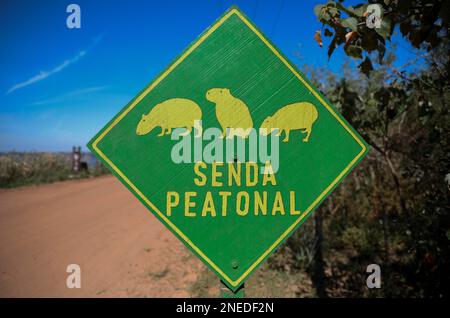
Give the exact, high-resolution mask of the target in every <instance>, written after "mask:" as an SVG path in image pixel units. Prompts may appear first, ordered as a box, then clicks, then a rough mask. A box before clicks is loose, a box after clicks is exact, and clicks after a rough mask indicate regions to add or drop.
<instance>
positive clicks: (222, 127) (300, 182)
mask: <svg viewBox="0 0 450 318" xmlns="http://www.w3.org/2000/svg"><path fill="white" fill-rule="evenodd" d="M88 146H89V148H90V149H91V150H92V151H93V152H94V153H95V154H96V155H97V156H98V158H99V159H100V160H101V161H102V162H103V163H104V164H105V165H106V166H108V167H109V168H110V170H111V171H112V172H113V173H114V174H115V176H116V177H117V178H119V179H120V181H121V182H122V183H123V184H124V185H125V186H126V187H127V188H128V189H129V190H130V191H131V192H132V193H133V194H134V195H135V196H136V197H137V198H138V199H139V200H140V201H141V202H142V203H143V204H144V205H145V206H146V207H147V208H148V209H149V210H150V211H151V212H152V213H153V214H154V215H155V216H156V217H157V218H158V219H159V220H160V221H161V222H162V223H164V224H165V225H166V226H167V227H168V228H169V229H170V230H171V231H172V232H173V233H174V234H175V235H176V236H177V237H178V238H179V239H180V240H181V241H182V242H183V243H184V244H185V245H186V246H187V247H188V248H189V249H190V250H191V251H192V252H193V253H195V254H196V255H197V256H198V257H199V258H200V259H202V260H203V262H204V263H205V264H206V265H207V266H208V267H209V268H210V269H211V270H213V271H214V272H215V273H216V274H217V275H218V276H219V277H220V278H221V279H222V280H223V281H224V283H225V284H226V285H227V286H228V287H229V288H231V289H232V290H237V289H238V288H239V286H240V285H242V283H243V282H244V281H245V279H246V278H247V277H248V276H249V275H250V273H251V272H252V271H254V270H255V268H256V267H257V266H258V265H259V264H261V262H262V261H263V260H264V259H266V258H267V257H268V256H269V255H270V254H271V253H272V252H273V251H274V250H275V249H276V248H277V246H279V245H280V244H281V243H282V242H283V241H284V240H286V238H288V237H289V235H291V234H292V233H293V231H294V230H295V229H296V228H297V227H299V226H300V225H301V224H302V223H303V222H304V221H305V220H306V218H307V217H308V216H309V215H310V214H311V212H312V211H313V210H314V209H315V208H316V207H317V206H318V205H319V204H320V203H321V202H322V201H323V200H324V199H325V197H326V196H327V195H329V194H330V192H331V191H332V190H333V189H334V188H335V187H336V186H337V184H338V183H339V182H340V181H341V180H342V179H343V178H344V177H345V175H346V174H347V173H349V171H350V170H351V169H352V168H353V167H354V166H355V165H356V164H357V163H358V162H359V161H360V160H361V159H362V158H363V156H364V155H365V154H366V152H367V150H368V146H367V145H366V143H365V142H364V141H363V140H362V138H361V137H360V136H359V135H358V133H357V132H356V131H355V130H354V129H353V128H352V127H350V125H349V124H348V123H347V122H346V121H345V119H344V118H343V117H342V116H341V115H340V114H339V113H338V112H337V111H336V109H335V108H334V107H333V106H332V105H330V103H329V102H328V101H327V100H326V98H325V97H323V96H322V95H321V93H320V92H319V91H318V90H317V89H315V88H314V87H313V86H312V84H311V83H310V82H309V81H308V80H307V79H306V78H305V76H304V75H303V74H302V73H300V72H299V71H298V70H297V69H296V67H295V66H294V65H293V64H292V63H290V62H289V61H288V60H287V58H286V57H285V56H284V55H283V54H282V53H280V52H279V50H278V49H277V48H276V47H275V46H274V45H273V44H272V43H271V42H270V41H269V40H268V39H267V38H266V37H265V36H264V35H263V34H262V32H261V31H259V30H258V29H257V28H256V26H255V25H254V24H253V23H252V22H250V21H249V19H248V18H247V17H246V16H245V15H244V14H243V13H242V12H241V11H240V10H239V9H237V8H236V7H233V8H231V9H230V10H229V11H227V12H226V13H225V14H224V15H223V16H222V17H220V18H219V19H218V20H217V21H216V22H215V23H214V24H213V25H212V26H211V27H210V28H209V29H207V30H206V31H205V32H204V33H203V34H202V35H200V37H199V38H198V39H196V40H195V41H194V42H193V43H192V44H191V45H190V46H189V47H188V48H187V49H186V50H185V51H184V52H183V53H182V54H181V55H180V56H178V57H177V58H176V60H175V61H174V62H173V63H172V64H171V65H170V66H169V67H168V68H166V69H165V70H164V71H163V72H162V73H161V74H160V75H158V76H157V78H156V79H155V80H154V81H153V82H151V83H150V85H148V86H147V87H146V88H145V89H144V90H143V91H142V92H141V93H139V94H138V95H137V96H136V98H134V99H133V100H132V101H131V102H130V103H129V104H128V105H126V106H125V108H123V109H122V110H121V111H120V112H119V113H118V114H117V115H116V116H115V117H114V118H113V119H112V120H111V121H110V122H109V123H108V124H106V126H105V127H104V128H103V129H102V130H101V131H100V132H99V133H98V134H97V135H96V136H95V137H94V138H93V139H92V140H91V141H90V142H89V145H88Z"/></svg>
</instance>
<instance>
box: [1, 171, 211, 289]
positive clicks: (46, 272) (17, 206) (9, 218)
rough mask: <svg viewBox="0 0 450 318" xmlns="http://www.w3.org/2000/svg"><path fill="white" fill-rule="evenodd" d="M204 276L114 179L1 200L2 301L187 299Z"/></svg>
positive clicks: (9, 194) (14, 193) (9, 193)
mask: <svg viewBox="0 0 450 318" xmlns="http://www.w3.org/2000/svg"><path fill="white" fill-rule="evenodd" d="M69 264H78V265H79V266H80V267H81V288H80V289H69V288H67V287H66V279H67V276H68V275H69V274H68V273H66V268H67V266H68V265H69ZM203 268H204V265H203V264H202V263H201V262H200V261H199V260H197V259H196V258H195V257H194V256H193V255H192V253H191V252H190V251H188V250H187V249H186V248H185V247H184V246H183V245H182V243H181V242H179V241H178V240H177V239H176V237H175V236H174V235H173V234H172V233H170V232H169V230H167V229H166V228H165V227H164V226H163V225H162V224H161V223H160V222H159V221H158V220H157V219H156V218H155V217H154V216H153V215H152V214H151V213H150V212H148V211H147V209H146V208H145V207H144V206H143V205H142V204H141V203H140V202H139V201H138V200H137V199H136V198H135V197H134V196H133V195H132V194H131V193H130V192H129V191H128V190H127V189H126V188H125V187H124V186H123V185H122V184H120V183H119V181H117V180H116V179H115V178H114V177H112V176H107V177H101V178H95V179H85V180H78V181H67V182H59V183H54V184H50V185H43V186H33V187H26V188H19V189H13V190H6V191H1V192H0V297H185V296H190V295H189V292H188V287H189V286H190V285H191V284H192V282H194V281H195V280H196V278H197V273H200V272H201V270H203Z"/></svg>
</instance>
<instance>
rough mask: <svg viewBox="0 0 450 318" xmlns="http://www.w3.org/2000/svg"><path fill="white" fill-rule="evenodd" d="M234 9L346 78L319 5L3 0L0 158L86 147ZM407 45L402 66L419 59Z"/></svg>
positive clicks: (295, 57)
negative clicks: (70, 20)
mask: <svg viewBox="0 0 450 318" xmlns="http://www.w3.org/2000/svg"><path fill="white" fill-rule="evenodd" d="M318 2H319V3H324V2H326V1H325V0H322V1H318ZM353 2H354V1H347V2H346V3H348V4H351V3H353ZM70 3H77V4H79V5H80V7H81V29H68V28H67V26H66V18H67V16H68V13H66V7H67V5H69V4H70ZM233 4H236V5H238V6H239V7H240V8H241V9H242V10H243V11H244V12H245V13H246V14H247V15H248V16H249V17H250V19H252V20H253V22H254V23H256V25H257V26H258V27H259V28H260V29H261V30H262V31H263V32H264V33H265V34H266V35H267V36H268V37H269V38H270V39H271V40H272V41H273V42H274V43H275V44H276V45H277V46H278V47H279V48H280V49H281V51H282V52H283V53H284V54H285V55H286V56H287V57H288V58H289V59H290V60H291V61H293V62H294V63H295V64H297V65H298V66H299V67H300V69H302V66H303V65H305V64H309V65H316V66H323V67H326V68H329V69H331V70H332V71H333V72H339V69H340V67H341V66H342V63H343V62H344V61H345V57H344V54H343V53H342V51H341V50H340V49H339V50H337V51H336V52H335V54H334V55H333V56H332V58H331V60H330V61H328V57H327V54H326V45H325V47H324V48H322V49H321V48H320V47H319V46H318V45H317V43H316V42H315V41H314V39H313V35H314V31H315V30H318V29H320V28H321V24H320V23H319V22H318V21H317V20H316V17H315V16H314V13H313V8H314V6H315V5H316V4H317V3H316V1H298V0H284V1H283V0H280V1H270V0H242V1H228V0H204V1H200V0H193V1H175V0H164V1H150V0H147V1H137V0H133V1H131V0H128V1H124V0H116V1H103V0H90V1H81V0H77V1H74V0H72V1H62V0H59V1H56V0H47V1H39V2H36V1H33V0H29V1H24V0H17V1H9V2H8V3H6V1H2V2H1V4H0V69H1V70H2V76H1V77H0V151H1V152H3V151H11V150H16V151H69V150H70V149H71V147H72V146H73V145H81V146H82V147H83V149H86V148H85V144H86V143H87V142H88V141H89V139H90V138H91V137H92V136H93V135H94V134H95V133H96V132H97V131H98V130H99V129H100V128H101V127H103V125H104V124H105V123H106V122H107V121H108V120H109V119H111V118H112V116H114V115H115V114H116V113H117V112H118V111H119V110H120V109H121V108H122V107H123V106H125V104H127V103H128V102H129V101H130V100H131V99H132V98H133V97H134V96H135V95H136V94H137V93H138V92H139V91H140V90H141V89H143V88H144V87H145V86H146V85H147V84H148V83H149V82H150V81H151V80H152V79H153V78H154V77H155V76H156V75H157V74H158V73H159V72H160V71H161V70H163V69H164V68H165V67H166V66H167V65H168V64H169V63H170V62H171V61H172V60H173V59H174V58H175V57H176V56H177V55H178V54H179V53H180V52H181V51H182V50H183V49H184V48H186V46H187V45H189V44H190V43H191V42H192V41H193V40H194V39H195V38H196V37H197V36H198V35H199V34H200V33H201V32H203V30H204V29H206V28H207V27H208V26H209V25H210V24H211V23H212V22H214V21H215V20H216V19H217V18H218V17H219V16H220V15H221V14H222V13H223V12H224V11H225V10H226V9H228V8H229V7H230V6H231V5H233ZM402 42H403V45H402V48H399V49H398V52H397V55H398V63H399V64H400V65H401V64H404V62H405V61H406V60H408V59H410V58H411V57H412V55H411V54H412V53H410V51H409V50H408V44H407V43H405V42H404V41H402ZM299 56H300V57H299Z"/></svg>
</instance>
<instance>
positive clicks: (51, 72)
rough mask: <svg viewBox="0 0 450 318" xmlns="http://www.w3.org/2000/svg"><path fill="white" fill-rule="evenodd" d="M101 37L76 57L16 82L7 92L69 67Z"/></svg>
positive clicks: (97, 40)
mask: <svg viewBox="0 0 450 318" xmlns="http://www.w3.org/2000/svg"><path fill="white" fill-rule="evenodd" d="M101 38H102V36H101V35H100V36H98V37H96V38H95V39H94V40H93V43H92V45H91V46H90V47H89V48H88V49H85V50H81V51H80V52H78V54H77V55H76V56H75V57H73V58H71V59H68V60H65V61H64V62H62V63H61V64H60V65H58V66H57V67H55V68H54V69H52V70H50V71H41V72H40V73H39V74H38V75H35V76H33V77H31V78H29V79H28V80H26V81H24V82H22V83H19V84H16V85H14V86H12V87H11V88H10V89H9V90H8V91H7V92H6V94H9V93H12V92H14V91H16V90H18V89H20V88H24V87H26V86H28V85H31V84H33V83H36V82H39V81H42V80H44V79H46V78H47V77H49V76H51V75H53V74H56V73H59V72H61V71H62V70H63V69H65V68H66V67H68V66H69V65H71V64H73V63H76V62H78V61H79V60H80V59H81V58H82V57H83V56H85V55H86V53H87V52H88V50H90V49H91V48H93V47H94V46H95V45H97V43H98V42H100V40H101Z"/></svg>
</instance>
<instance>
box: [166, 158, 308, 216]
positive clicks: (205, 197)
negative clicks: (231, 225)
mask: <svg viewBox="0 0 450 318" xmlns="http://www.w3.org/2000/svg"><path fill="white" fill-rule="evenodd" d="M262 169H263V173H262V174H261V175H260V174H259V173H258V165H257V164H256V163H252V162H246V163H227V164H224V163H213V164H211V165H206V163H204V162H198V163H196V164H195V165H194V174H195V177H194V179H193V183H194V186H195V189H196V191H185V192H182V193H179V192H177V191H167V192H166V215H167V216H168V217H171V216H172V215H174V214H177V215H179V214H181V215H183V216H184V217H213V218H214V217H217V216H221V217H226V216H229V215H230V214H231V213H233V214H235V215H237V216H241V217H245V216H249V215H254V216H278V215H300V214H301V211H300V209H299V207H298V205H299V199H298V197H297V194H296V192H295V191H289V190H288V191H286V190H283V191H264V190H262V191H261V187H263V189H264V188H265V187H274V186H276V185H277V180H276V177H275V173H274V172H273V169H272V166H271V164H270V163H269V162H267V163H266V165H265V166H264V167H262ZM256 186H259V187H258V188H257V189H258V190H256V188H255V190H253V191H252V187H256ZM202 187H208V188H212V189H214V188H218V189H217V191H206V192H205V191H201V188H202ZM231 187H238V190H239V191H236V190H235V191H231V189H233V188H231ZM244 187H245V188H244ZM230 211H232V212H230Z"/></svg>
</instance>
